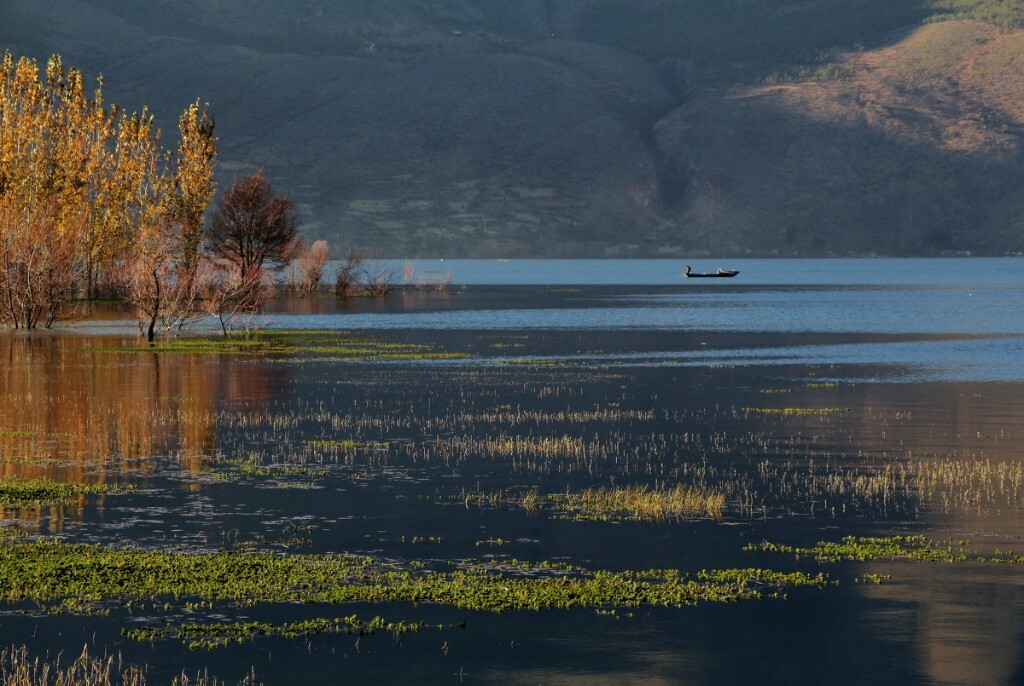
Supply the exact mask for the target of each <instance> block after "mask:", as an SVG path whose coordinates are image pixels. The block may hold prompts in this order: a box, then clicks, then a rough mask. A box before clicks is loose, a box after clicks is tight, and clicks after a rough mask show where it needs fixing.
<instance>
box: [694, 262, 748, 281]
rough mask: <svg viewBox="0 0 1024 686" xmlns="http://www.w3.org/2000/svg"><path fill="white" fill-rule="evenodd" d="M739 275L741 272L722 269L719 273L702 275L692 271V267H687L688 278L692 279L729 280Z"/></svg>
mask: <svg viewBox="0 0 1024 686" xmlns="http://www.w3.org/2000/svg"><path fill="white" fill-rule="evenodd" d="M739 273H740V272H739V270H738V269H722V268H719V269H718V271H717V272H711V273H700V272H695V271H691V270H690V265H686V276H688V277H691V278H693V277H698V278H705V279H706V278H720V279H726V278H729V277H732V276H736V275H737V274H739Z"/></svg>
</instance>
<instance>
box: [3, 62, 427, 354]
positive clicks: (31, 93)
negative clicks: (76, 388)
mask: <svg viewBox="0 0 1024 686" xmlns="http://www.w3.org/2000/svg"><path fill="white" fill-rule="evenodd" d="M0 115H2V117H0V323H3V324H4V325H7V326H9V327H13V328H16V329H35V328H49V327H52V326H53V325H54V324H55V323H57V322H58V321H60V320H62V319H67V318H69V317H73V316H74V309H75V305H76V303H77V302H78V299H80V298H82V297H86V298H88V297H95V296H97V295H100V294H106V295H108V296H109V295H113V296H115V297H118V298H122V299H124V300H126V301H127V302H128V303H130V304H131V306H132V308H133V310H134V312H135V314H136V316H137V318H138V320H139V327H140V331H142V333H144V334H145V336H146V337H147V339H148V340H150V341H152V340H153V339H154V337H155V336H156V335H157V333H159V332H160V331H170V330H172V329H181V328H183V327H185V326H187V325H188V324H190V323H192V322H194V321H196V320H198V319H201V318H204V317H209V316H214V317H216V318H217V319H218V321H219V323H220V327H221V329H222V330H223V332H224V333H225V334H226V333H228V331H229V329H231V328H233V327H235V326H238V325H240V324H244V323H245V322H247V321H248V320H249V319H250V318H251V317H252V315H253V314H255V313H257V312H259V311H260V308H261V307H262V304H263V302H264V300H265V299H266V298H267V297H268V295H270V294H271V293H272V292H273V290H272V287H273V285H274V281H275V279H274V278H272V276H273V275H274V274H276V273H279V272H280V271H282V270H283V268H284V267H285V266H286V265H291V264H292V263H293V261H294V265H295V266H294V267H293V269H292V273H291V278H290V280H289V282H288V285H289V287H290V288H291V289H293V290H295V291H297V292H299V293H300V294H309V293H312V292H314V291H317V290H319V289H321V288H323V287H324V284H323V283H322V282H323V270H324V268H325V266H326V264H327V263H328V260H329V250H328V247H327V244H326V243H325V242H324V241H317V242H315V243H313V244H312V245H311V246H306V245H304V244H303V242H302V240H301V239H300V237H299V235H298V218H297V216H296V214H295V203H294V202H293V200H292V199H291V198H290V197H289V196H288V195H286V194H282V193H278V192H276V191H275V190H274V188H273V186H272V185H271V183H270V181H269V180H268V179H267V178H266V176H265V174H264V173H263V172H262V171H257V172H255V173H253V174H250V175H244V176H241V177H238V178H236V179H235V180H234V182H233V183H232V184H231V186H230V188H228V189H227V190H226V191H225V192H224V193H223V194H222V196H221V198H220V200H219V202H218V204H217V206H216V209H215V211H214V212H213V216H212V221H211V222H209V225H208V226H207V222H206V221H205V220H206V216H207V212H208V209H209V208H210V205H211V202H212V201H213V198H214V195H215V192H216V186H215V183H214V169H215V166H216V161H217V139H216V137H215V136H214V120H213V117H212V116H211V114H210V112H209V108H208V106H206V105H202V104H201V103H200V102H199V101H196V102H194V103H192V104H190V105H189V106H188V107H186V108H185V110H184V112H183V113H182V114H181V116H180V118H179V119H178V142H177V146H176V147H175V148H174V149H173V150H172V149H169V148H166V147H164V145H163V143H162V142H161V134H160V130H159V129H158V128H157V126H156V122H155V120H154V117H153V115H152V114H151V113H150V112H149V111H148V110H146V109H145V108H143V109H142V111H141V112H132V113H128V112H126V111H124V110H122V109H121V108H119V107H118V106H117V105H115V104H113V103H108V102H107V101H106V100H105V97H104V94H103V79H102V78H100V79H98V80H97V82H96V84H95V86H93V87H90V86H89V85H87V84H86V82H85V79H84V77H83V75H82V72H81V71H80V70H79V69H77V68H75V67H70V68H66V67H65V66H64V64H63V61H62V59H61V57H60V56H59V55H54V56H53V57H51V58H50V59H49V61H48V62H47V63H46V65H45V68H40V66H39V64H38V63H37V62H36V61H35V60H32V59H29V58H27V57H22V58H20V59H16V58H15V57H14V56H13V55H12V54H11V53H10V52H5V53H3V55H2V56H0ZM405 278H406V280H407V281H408V282H409V283H413V284H415V285H425V284H422V283H420V282H419V281H418V280H417V279H416V277H415V275H414V274H409V273H407V274H406V275H405ZM396 280H397V279H396V276H395V275H393V274H391V273H390V272H388V271H387V270H385V269H383V268H379V267H376V266H374V265H372V264H370V263H367V262H365V261H364V260H363V259H362V257H361V256H360V255H358V254H357V253H355V252H350V254H349V256H348V258H347V259H346V261H345V262H344V264H343V265H342V267H341V268H340V269H339V270H338V273H337V279H336V285H335V291H336V292H338V293H339V294H340V295H350V294H352V293H355V292H366V293H369V294H372V295H383V294H386V293H387V292H389V291H390V290H391V289H392V288H394V286H395V283H396Z"/></svg>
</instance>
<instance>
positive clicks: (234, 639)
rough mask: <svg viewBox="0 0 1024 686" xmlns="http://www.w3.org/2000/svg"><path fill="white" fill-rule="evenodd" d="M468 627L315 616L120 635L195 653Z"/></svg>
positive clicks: (168, 627)
mask: <svg viewBox="0 0 1024 686" xmlns="http://www.w3.org/2000/svg"><path fill="white" fill-rule="evenodd" d="M465 626H466V625H465V623H461V624H458V625H444V624H428V623H426V622H403V621H398V622H391V621H388V620H386V619H384V618H382V617H374V618H373V619H371V620H369V621H365V620H362V619H360V618H359V617H358V616H357V615H349V616H346V617H316V618H313V619H304V620H300V621H296V622H286V623H283V624H273V623H271V622H206V623H196V622H193V623H182V624H177V625H172V624H162V625H161V626H158V627H140V628H136V629H122V630H121V635H122V636H125V637H127V638H130V639H133V640H136V641H155V640H159V639H165V638H177V639H180V640H181V641H182V642H184V643H185V644H186V645H187V646H188V647H189V649H191V650H196V649H212V648H220V647H223V646H227V645H231V644H232V643H244V642H246V641H251V640H253V639H256V638H261V637H273V636H278V637H282V638H286V639H294V638H300V637H303V636H313V635H316V634H346V635H349V636H352V635H355V636H367V635H372V634H375V633H377V632H378V631H380V632H385V633H390V634H395V635H400V634H406V633H410V632H419V631H423V630H425V629H439V630H443V629H446V628H465Z"/></svg>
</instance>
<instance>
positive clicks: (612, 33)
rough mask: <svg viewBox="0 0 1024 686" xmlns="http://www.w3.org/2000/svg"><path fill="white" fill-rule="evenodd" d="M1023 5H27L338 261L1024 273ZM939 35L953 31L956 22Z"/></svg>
mask: <svg viewBox="0 0 1024 686" xmlns="http://www.w3.org/2000/svg"><path fill="white" fill-rule="evenodd" d="M1018 5H1024V0H1014V1H1010V0H1002V1H999V0H817V1H815V2H811V1H809V0H715V2H707V1H706V0H515V2H509V1H508V0H433V1H427V0H334V1H330V2H329V1H328V0H290V1H289V2H280V1H278V2H270V1H269V0H249V1H246V2H243V1H242V0H204V1H200V0H150V2H147V3H124V2H121V1H120V0H47V2H45V3H40V2H37V1H35V0H7V1H6V2H5V3H4V8H3V9H2V10H0V12H2V13H3V16H2V17H0V48H6V49H9V50H10V51H11V52H13V53H15V54H17V55H21V54H26V55H30V56H33V57H37V58H39V59H40V60H45V58H46V57H47V56H48V55H50V54H51V53H55V52H56V53H60V54H62V55H63V57H64V61H65V64H73V65H76V66H79V67H81V68H83V69H84V70H85V72H86V73H87V74H89V75H93V76H95V75H98V74H100V73H102V74H103V76H104V80H105V86H104V90H105V94H106V96H107V98H108V100H110V101H113V102H116V103H118V104H120V105H121V106H123V107H125V108H127V109H138V108H141V107H142V106H143V105H148V106H149V107H150V108H151V109H152V110H153V111H154V113H155V114H156V116H157V121H158V123H159V124H161V125H162V126H163V127H164V128H165V129H166V130H168V131H171V130H173V128H174V123H175V122H176V117H177V114H178V113H180V111H181V110H182V109H184V107H185V106H186V105H187V104H188V103H190V102H192V101H194V100H195V99H196V98H200V99H202V100H204V101H208V102H209V103H210V104H211V108H212V111H213V113H214V115H215V117H216V121H217V134H218V136H219V138H220V153H221V157H220V158H221V165H220V172H219V181H220V182H221V184H226V183H230V181H231V178H232V177H233V176H234V175H236V174H240V173H245V172H248V171H252V170H255V169H258V168H262V169H265V170H266V171H267V173H268V177H269V178H270V179H271V181H272V182H273V183H274V185H275V187H276V188H277V189H278V190H280V191H284V192H287V193H289V194H290V195H292V197H293V198H295V200H296V202H297V203H298V207H299V210H300V213H301V217H302V220H303V232H304V234H305V235H306V236H307V237H308V238H310V239H316V238H326V239H327V240H328V241H329V243H330V244H331V245H332V247H333V248H334V250H335V251H336V252H342V251H344V250H345V249H346V248H347V247H349V246H357V247H359V248H361V249H362V250H363V251H364V252H367V253H369V254H371V255H380V256H394V257H415V256H434V255H436V256H448V257H457V256H463V257H469V256H473V257H525V256H547V257H556V256H559V257H561V256H578V257H582V256H590V257H602V256H633V255H638V256H683V255H700V254H716V255H745V254H752V255H771V254H778V255H794V254H797V255H829V254H840V255H845V254H863V253H880V254H900V255H917V254H936V253H940V252H947V251H952V252H960V251H971V252H972V253H975V254H1002V253H1005V252H1017V251H1021V250H1024V232H1022V231H1021V228H1022V226H1024V184H1022V183H1021V181H1022V180H1024V159H1022V145H1021V143H1022V139H1021V134H1022V124H1024V120H1022V117H1024V88H1022V86H1024V32H1022V31H1020V30H1018V29H1017V28H1016V27H1017V26H1021V25H1024V10H1022V9H1021V7H1019V6H1018ZM938 20H941V21H938Z"/></svg>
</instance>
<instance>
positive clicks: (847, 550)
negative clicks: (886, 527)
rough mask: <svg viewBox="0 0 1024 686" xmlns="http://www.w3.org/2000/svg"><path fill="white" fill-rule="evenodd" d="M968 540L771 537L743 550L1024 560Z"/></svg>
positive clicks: (859, 558) (838, 558)
mask: <svg viewBox="0 0 1024 686" xmlns="http://www.w3.org/2000/svg"><path fill="white" fill-rule="evenodd" d="M969 543H970V542H969V541H966V540H961V541H956V542H950V543H939V542H936V541H933V540H931V539H929V538H928V537H927V536H891V537H884V538H879V537H856V536H846V537H844V538H843V539H842V540H841V541H839V542H835V541H821V542H819V543H817V544H816V545H814V546H813V547H811V548H799V547H794V546H788V545H780V544H777V543H772V542H770V541H761V542H760V543H756V544H750V545H748V546H745V547H744V550H748V551H751V550H757V551H765V552H772V553H785V554H790V555H795V556H796V557H797V558H800V557H810V558H813V559H814V560H816V561H818V562H874V561H896V560H910V561H914V562H950V563H953V562H978V563H990V564H1024V555H1017V554H1016V553H1014V552H1012V551H1008V550H997V551H995V553H994V554H993V555H992V556H990V557H986V556H983V555H979V554H978V553H975V552H972V551H970V550H968V549H967V545H968V544H969Z"/></svg>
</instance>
